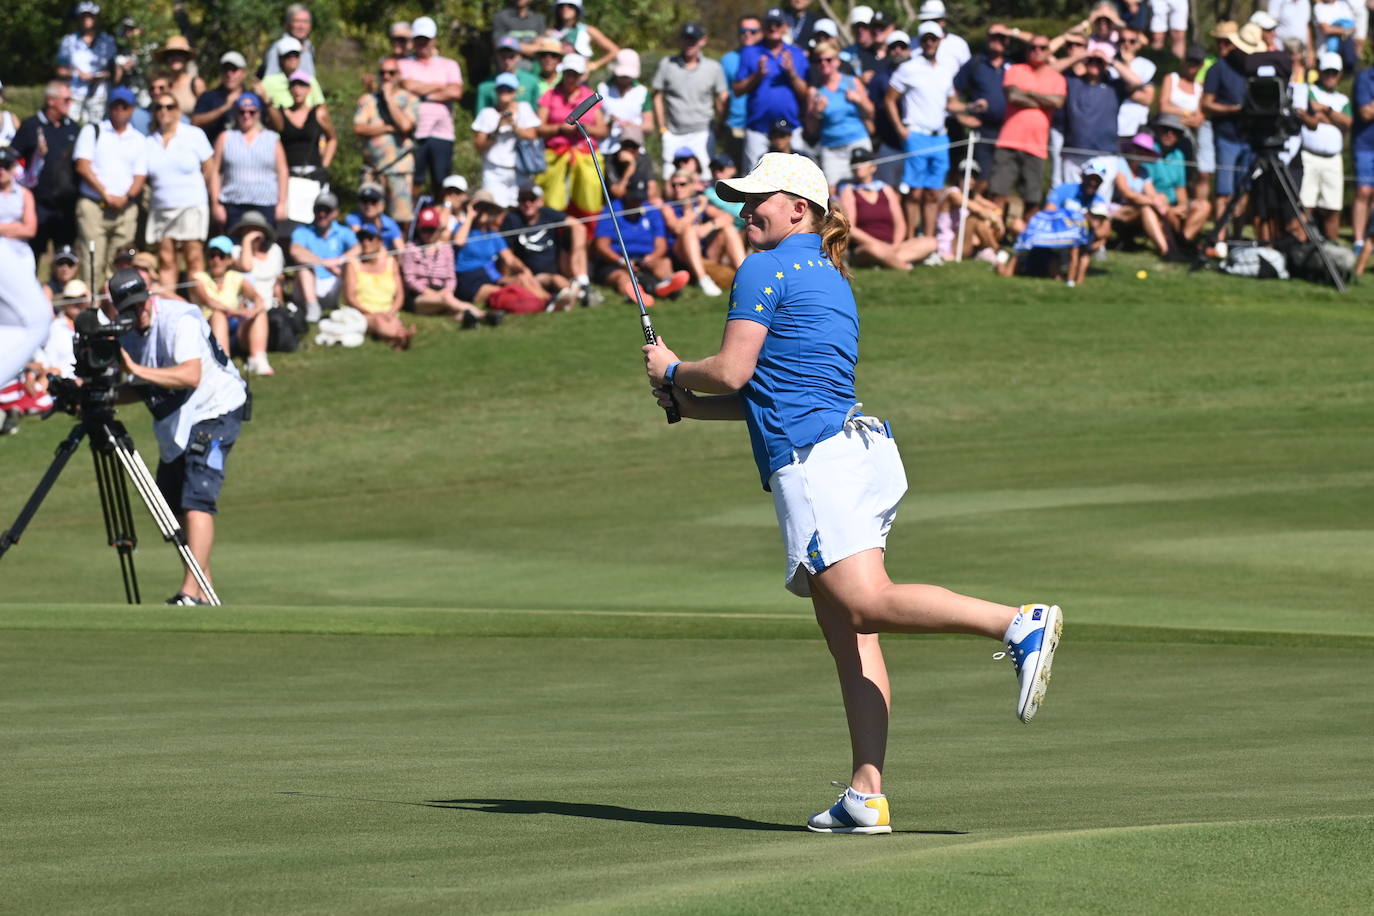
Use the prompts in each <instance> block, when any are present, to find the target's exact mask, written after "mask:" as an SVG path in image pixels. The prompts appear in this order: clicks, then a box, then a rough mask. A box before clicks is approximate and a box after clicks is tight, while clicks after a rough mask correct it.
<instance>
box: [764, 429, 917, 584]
mask: <svg viewBox="0 0 1374 916" xmlns="http://www.w3.org/2000/svg"><path fill="white" fill-rule="evenodd" d="M768 486H769V488H770V489H772V491H773V508H774V510H775V511H776V512H777V515H778V528H779V529H781V531H782V542H783V548H784V549H785V550H786V552H787V570H786V574H785V577H784V578H785V582H786V585H787V590H788V591H789V592H791V593H792V594H794V595H799V596H801V597H803V598H807V597H810V595H811V581H810V580H809V579H808V578H807V573H812V574H815V573H819V572H822V571H824V570H825V568H826V567H827V566H830V565H831V564H833V563H837V562H839V561H840V560H843V559H844V558H845V557H851V556H853V555H854V554H856V553H860V552H862V551H865V550H871V549H872V548H874V547H884V546H886V545H887V533H888V531H890V530H891V529H892V521H893V519H895V518H896V517H897V504H898V503H900V502H901V501H902V496H903V495H904V494H905V493H906V470H905V469H904V468H903V467H902V456H901V453H900V452H898V451H897V443H896V442H894V441H893V439H892V434H891V431H890V430H888V428H887V424H886V423H884V422H883V421H882V420H879V419H877V418H875V417H863V416H859V417H855V418H853V419H852V420H849V421H848V422H846V423H845V427H844V429H843V430H841V431H840V432H838V433H836V434H835V435H833V436H831V437H830V438H829V439H824V440H822V441H820V442H817V443H816V444H815V445H808V446H807V447H806V448H801V449H797V450H796V451H794V452H793V460H792V463H791V464H789V465H787V466H786V467H781V468H778V470H776V471H774V472H773V476H771V477H770V478H768Z"/></svg>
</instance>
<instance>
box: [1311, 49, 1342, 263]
mask: <svg viewBox="0 0 1374 916" xmlns="http://www.w3.org/2000/svg"><path fill="white" fill-rule="evenodd" d="M1317 66H1318V68H1319V70H1320V75H1319V77H1318V82H1317V84H1316V85H1314V86H1310V87H1309V88H1308V90H1307V106H1306V107H1305V108H1299V109H1297V115H1298V120H1300V121H1302V189H1301V191H1300V195H1299V196H1300V197H1301V198H1302V205H1303V206H1304V207H1307V208H1308V209H1309V210H1311V211H1312V220H1313V222H1316V223H1317V224H1318V225H1320V226H1321V228H1322V234H1323V235H1325V236H1326V237H1327V238H1328V239H1335V238H1337V236H1338V234H1339V232H1340V224H1341V210H1342V208H1343V205H1344V196H1345V165H1344V161H1343V159H1344V155H1343V154H1344V152H1345V135H1346V133H1348V132H1349V130H1350V126H1351V123H1352V121H1353V118H1352V117H1351V111H1350V99H1349V97H1347V96H1346V95H1345V94H1344V93H1342V92H1340V91H1339V90H1338V89H1337V84H1339V83H1340V81H1341V73H1342V70H1343V62H1342V61H1341V56H1340V55H1339V54H1334V53H1332V52H1330V51H1323V52H1322V54H1321V56H1320V57H1319V58H1318V60H1317Z"/></svg>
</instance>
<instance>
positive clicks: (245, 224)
mask: <svg viewBox="0 0 1374 916" xmlns="http://www.w3.org/2000/svg"><path fill="white" fill-rule="evenodd" d="M253 231H256V232H261V233H262V234H263V236H264V237H265V238H266V239H267V241H268V243H269V244H271V243H272V242H275V241H276V240H277V227H276V226H273V225H272V224H271V223H269V222H268V221H267V217H265V216H263V215H262V214H261V213H259V212H258V211H257V210H247V211H245V212H244V214H243V215H242V216H240V217H239V221H238V222H237V223H235V224H234V225H233V227H232V228H231V229H230V230H229V237H230V238H231V239H235V240H236V241H237V240H241V239H242V238H243V237H244V236H245V235H247V234H248V233H249V232H253Z"/></svg>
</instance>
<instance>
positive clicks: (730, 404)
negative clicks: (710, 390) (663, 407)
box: [673, 386, 744, 420]
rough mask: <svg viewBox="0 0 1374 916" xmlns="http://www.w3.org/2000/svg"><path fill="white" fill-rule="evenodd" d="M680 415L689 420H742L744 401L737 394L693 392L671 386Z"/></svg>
mask: <svg viewBox="0 0 1374 916" xmlns="http://www.w3.org/2000/svg"><path fill="white" fill-rule="evenodd" d="M673 396H674V397H675V398H677V402H678V408H679V409H680V410H681V412H682V415H683V416H684V417H687V418H688V419H691V420H743V419H744V401H743V399H742V398H740V396H739V395H738V394H712V395H705V396H703V395H699V394H693V393H692V392H690V391H687V390H685V389H683V388H679V387H677V386H674V387H673Z"/></svg>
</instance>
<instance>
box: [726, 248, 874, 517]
mask: <svg viewBox="0 0 1374 916" xmlns="http://www.w3.org/2000/svg"><path fill="white" fill-rule="evenodd" d="M727 318H728V319H729V320H731V321H756V322H758V323H759V324H761V325H763V326H764V327H766V328H768V336H767V337H765V338H764V341H763V348H762V349H761V350H760V351H759V358H758V363H757V364H756V365H755V367H754V376H753V378H751V379H750V380H749V381H748V382H747V383H745V385H744V387H743V388H741V389H740V398H741V400H742V402H743V404H744V419H745V423H746V425H747V426H748V427H749V443H750V445H751V446H752V447H753V450H754V462H755V464H757V465H758V470H759V479H760V480H761V481H762V483H763V488H764V489H765V490H767V489H768V478H769V477H771V476H772V474H773V472H774V471H776V470H777V469H778V468H781V467H784V466H786V465H788V464H791V463H792V450H793V449H799V448H805V447H806V446H808V445H815V444H816V443H817V442H820V441H821V440H823V439H828V438H830V437H831V436H833V435H835V434H836V433H838V432H839V431H840V427H841V426H843V425H844V418H845V416H846V415H847V414H848V413H849V409H850V408H851V407H853V406H854V366H855V365H856V364H857V363H858V361H859V311H858V308H857V307H856V306H855V304H854V291H853V290H851V289H850V288H849V281H847V280H846V279H845V278H844V277H842V276H840V272H839V271H838V270H836V269H835V266H834V265H833V264H831V263H830V260H829V259H828V258H827V257H826V256H825V253H824V252H823V251H822V250H821V237H820V236H819V235H816V234H815V233H810V232H807V233H800V234H797V235H790V236H788V237H787V238H785V239H783V240H782V241H781V242H780V243H778V246H777V247H776V248H772V249H769V250H767V251H756V252H754V253H753V254H751V255H750V256H749V257H747V258H745V259H744V264H743V265H741V267H740V269H739V271H738V273H736V274H735V285H734V287H733V288H732V289H731V290H730V312H729V315H728V316H727Z"/></svg>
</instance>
